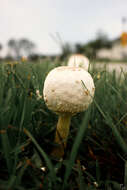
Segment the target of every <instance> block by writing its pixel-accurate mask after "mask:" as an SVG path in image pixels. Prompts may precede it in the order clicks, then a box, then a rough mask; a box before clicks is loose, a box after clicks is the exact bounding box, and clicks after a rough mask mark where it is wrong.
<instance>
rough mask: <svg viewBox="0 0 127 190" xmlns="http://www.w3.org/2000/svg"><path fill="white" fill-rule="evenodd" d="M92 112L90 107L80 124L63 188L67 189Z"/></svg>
mask: <svg viewBox="0 0 127 190" xmlns="http://www.w3.org/2000/svg"><path fill="white" fill-rule="evenodd" d="M90 112H91V109H90V108H89V109H88V111H87V112H86V115H85V117H84V119H83V122H82V124H81V126H80V129H79V132H78V134H77V136H76V139H75V142H74V144H73V147H72V150H71V154H70V159H69V161H68V163H67V166H66V171H65V176H64V183H63V189H65V187H66V186H67V180H68V178H69V176H70V174H71V170H72V167H73V165H74V162H75V159H76V155H77V152H78V149H79V146H80V143H81V141H82V139H83V137H84V133H85V131H86V129H87V127H88V121H89V116H90Z"/></svg>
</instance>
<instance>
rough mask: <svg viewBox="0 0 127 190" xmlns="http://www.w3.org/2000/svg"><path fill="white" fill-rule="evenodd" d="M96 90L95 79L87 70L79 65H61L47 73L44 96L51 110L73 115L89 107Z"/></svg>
mask: <svg viewBox="0 0 127 190" xmlns="http://www.w3.org/2000/svg"><path fill="white" fill-rule="evenodd" d="M82 82H83V83H84V85H85V87H86V89H85V87H83V84H82ZM94 91H95V87H94V82H93V79H92V77H91V75H90V74H89V73H88V72H87V71H85V70H84V69H82V68H79V67H67V66H61V67H57V68H55V69H53V70H51V71H50V72H49V74H48V75H47V77H46V79H45V82H44V89H43V96H44V100H45V103H46V105H47V107H48V108H49V109H50V110H52V111H54V112H56V113H58V114H61V113H69V114H71V115H73V114H75V113H78V112H81V111H84V110H86V109H87V108H88V106H89V104H90V103H91V102H92V99H93V96H94Z"/></svg>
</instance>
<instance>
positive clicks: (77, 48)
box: [75, 43, 84, 54]
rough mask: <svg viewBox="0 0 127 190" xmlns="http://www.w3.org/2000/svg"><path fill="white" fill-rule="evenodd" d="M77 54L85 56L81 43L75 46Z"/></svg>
mask: <svg viewBox="0 0 127 190" xmlns="http://www.w3.org/2000/svg"><path fill="white" fill-rule="evenodd" d="M75 53H81V54H84V45H82V44H80V43H77V44H75Z"/></svg>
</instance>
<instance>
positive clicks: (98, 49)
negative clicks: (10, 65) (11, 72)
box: [0, 0, 127, 61]
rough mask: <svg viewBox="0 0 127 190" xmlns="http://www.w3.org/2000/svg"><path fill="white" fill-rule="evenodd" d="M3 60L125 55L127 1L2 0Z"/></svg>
mask: <svg viewBox="0 0 127 190" xmlns="http://www.w3.org/2000/svg"><path fill="white" fill-rule="evenodd" d="M0 24H1V26H0V34H1V35H0V59H5V60H10V59H19V58H20V57H22V56H26V57H28V58H29V59H31V60H33V59H34V60H35V59H38V58H43V57H47V56H48V57H50V56H51V57H53V58H54V57H60V58H61V59H63V58H66V57H67V56H68V55H70V54H72V53H82V54H85V55H86V56H88V58H89V59H94V60H112V61H114V60H115V61H126V60H127V1H126V0H107V1H105V0H94V1H90V0H69V1H68V0H61V1H60V0H36V1H35V0H27V1H26V0H22V1H20V0H11V1H10V0H0Z"/></svg>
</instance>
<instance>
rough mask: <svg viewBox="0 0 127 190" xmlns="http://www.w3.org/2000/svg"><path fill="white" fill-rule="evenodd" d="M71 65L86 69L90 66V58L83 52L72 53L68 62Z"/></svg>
mask: <svg viewBox="0 0 127 190" xmlns="http://www.w3.org/2000/svg"><path fill="white" fill-rule="evenodd" d="M67 65H68V66H69V67H82V68H83V69H85V70H86V71H88V68H89V59H88V58H87V57H85V56H84V55H81V54H74V55H71V56H70V58H69V60H68V64H67Z"/></svg>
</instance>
